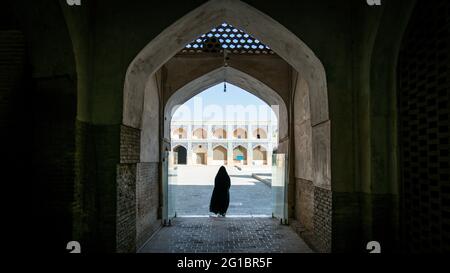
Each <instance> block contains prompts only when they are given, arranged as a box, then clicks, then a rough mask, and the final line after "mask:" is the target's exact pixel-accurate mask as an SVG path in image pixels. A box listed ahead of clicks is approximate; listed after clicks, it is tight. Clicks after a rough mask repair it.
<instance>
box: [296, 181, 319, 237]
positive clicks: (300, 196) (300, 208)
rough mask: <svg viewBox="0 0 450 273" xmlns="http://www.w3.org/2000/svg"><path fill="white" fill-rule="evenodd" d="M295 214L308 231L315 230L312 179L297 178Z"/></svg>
mask: <svg viewBox="0 0 450 273" xmlns="http://www.w3.org/2000/svg"><path fill="white" fill-rule="evenodd" d="M296 181H297V185H296V197H295V200H297V202H296V203H295V214H296V215H295V216H296V219H297V220H298V221H299V222H300V224H301V225H302V226H304V227H305V229H306V230H307V231H310V232H312V231H313V230H314V185H313V182H312V181H308V180H304V179H300V178H297V179H296Z"/></svg>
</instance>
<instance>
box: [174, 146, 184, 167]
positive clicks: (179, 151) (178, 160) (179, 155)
mask: <svg viewBox="0 0 450 273" xmlns="http://www.w3.org/2000/svg"><path fill="white" fill-rule="evenodd" d="M173 151H174V152H175V156H174V164H176V165H186V164H187V149H186V148H185V147H184V146H181V145H180V146H177V147H175V148H174V149H173Z"/></svg>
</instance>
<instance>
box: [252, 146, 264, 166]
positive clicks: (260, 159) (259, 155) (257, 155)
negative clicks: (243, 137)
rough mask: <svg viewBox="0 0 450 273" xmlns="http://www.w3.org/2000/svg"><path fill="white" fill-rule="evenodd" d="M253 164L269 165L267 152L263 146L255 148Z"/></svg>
mask: <svg viewBox="0 0 450 273" xmlns="http://www.w3.org/2000/svg"><path fill="white" fill-rule="evenodd" d="M253 164H254V165H257V166H261V165H267V150H266V149H265V148H263V147H262V146H261V145H258V146H256V147H255V148H253Z"/></svg>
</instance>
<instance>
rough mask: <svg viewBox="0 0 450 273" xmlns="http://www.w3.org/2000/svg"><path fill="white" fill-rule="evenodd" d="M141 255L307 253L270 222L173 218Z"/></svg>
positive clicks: (301, 244)
mask: <svg viewBox="0 0 450 273" xmlns="http://www.w3.org/2000/svg"><path fill="white" fill-rule="evenodd" d="M139 252H141V253H311V252H312V250H311V249H310V248H309V247H308V246H307V245H306V244H305V242H304V241H303V240H302V239H301V238H300V237H299V236H298V235H297V234H296V233H295V232H294V231H293V230H292V229H291V228H290V227H289V226H284V225H280V224H279V223H278V221H276V220H274V219H272V218H256V217H253V218H216V217H204V218H201V217H200V218H175V219H174V220H173V223H172V226H170V227H163V228H162V229H161V230H160V231H159V232H157V233H156V235H155V236H153V238H151V239H150V240H149V241H148V242H147V243H146V244H145V245H144V246H143V247H142V248H141V250H140V251H139Z"/></svg>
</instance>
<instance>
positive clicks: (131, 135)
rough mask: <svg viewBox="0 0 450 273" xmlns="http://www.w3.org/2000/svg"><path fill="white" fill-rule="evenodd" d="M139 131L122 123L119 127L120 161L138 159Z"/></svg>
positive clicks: (135, 160)
mask: <svg viewBox="0 0 450 273" xmlns="http://www.w3.org/2000/svg"><path fill="white" fill-rule="evenodd" d="M140 150H141V131H140V130H139V129H135V128H131V127H127V126H124V125H122V126H121V128H120V163H137V162H139V161H140Z"/></svg>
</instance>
